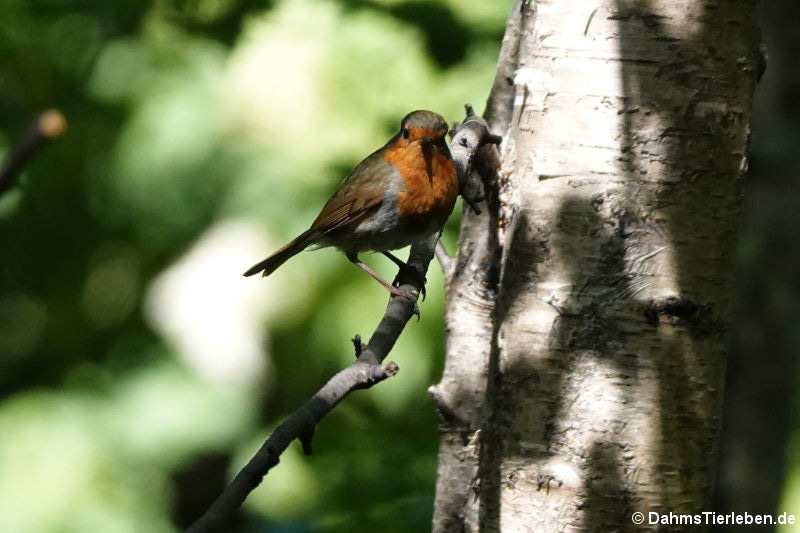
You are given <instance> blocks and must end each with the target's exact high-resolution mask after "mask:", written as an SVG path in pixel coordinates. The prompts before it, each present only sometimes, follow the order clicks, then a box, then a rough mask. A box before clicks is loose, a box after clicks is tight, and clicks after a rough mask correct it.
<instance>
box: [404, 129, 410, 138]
mask: <svg viewBox="0 0 800 533" xmlns="http://www.w3.org/2000/svg"><path fill="white" fill-rule="evenodd" d="M409 135H410V133H409V132H408V128H403V139H408V136H409Z"/></svg>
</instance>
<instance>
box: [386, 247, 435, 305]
mask: <svg viewBox="0 0 800 533" xmlns="http://www.w3.org/2000/svg"><path fill="white" fill-rule="evenodd" d="M381 253H382V254H383V255H385V256H386V257H388V258H389V260H390V261H391V262H392V263H394V264H395V265H397V266H398V268H399V269H400V271H399V272H398V273H397V276H395V278H394V281H393V282H392V286H394V287H398V286H400V285H402V284H403V281H404V279H408V278H409V277H411V278H413V280H414V281H417V282H419V285H420V287H421V289H420V294H421V295H422V299H423V300H425V283H426V282H427V281H428V280H427V279H425V276H423V275H421V274H420V273H419V271H418V270H417V269H416V268H414V267H412V266H411V265H409V264H408V263H406V262H405V261H403V260H402V259H400V258H399V257H397V256H396V255H394V254H393V253H391V252H381Z"/></svg>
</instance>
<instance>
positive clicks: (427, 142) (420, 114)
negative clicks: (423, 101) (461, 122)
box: [244, 110, 459, 297]
mask: <svg viewBox="0 0 800 533" xmlns="http://www.w3.org/2000/svg"><path fill="white" fill-rule="evenodd" d="M448 129H449V128H448V126H447V122H446V121H445V119H444V118H443V117H442V116H441V115H439V114H438V113H434V112H433V111H426V110H417V111H412V112H411V113H409V114H407V115H406V116H405V117H404V118H403V120H402V121H401V122H400V130H399V131H398V132H397V133H396V134H395V135H394V136H393V137H392V138H391V139H389V141H388V142H387V143H386V144H385V145H384V146H383V147H382V148H380V149H378V150H376V151H375V152H373V153H372V154H371V155H369V156H367V157H366V158H365V159H364V160H363V161H361V162H360V163H359V164H358V165H357V166H356V167H355V168H354V169H353V170H352V171H351V172H350V174H348V175H347V177H345V178H344V180H343V181H342V183H341V185H340V186H339V188H338V190H337V191H336V192H335V193H334V194H333V195H332V196H331V197H330V199H329V200H328V201H327V203H326V204H325V205H324V207H323V208H322V210H321V211H320V213H319V215H318V216H317V218H316V219H315V220H314V221H313V222H312V223H311V226H310V227H309V228H308V229H307V230H306V231H304V232H303V233H301V234H300V235H298V236H297V237H296V238H294V239H293V240H292V241H290V242H289V243H288V244H286V245H285V246H284V247H282V248H280V249H279V250H277V251H276V252H274V253H273V254H272V255H270V256H269V257H267V258H266V259H264V260H263V261H261V262H259V263H257V264H255V265H253V266H252V267H250V268H249V269H248V270H247V271H246V272H245V273H244V275H245V276H252V275H254V274H258V273H259V272H261V273H262V275H263V276H268V275H270V274H272V273H273V272H274V271H275V270H276V269H277V268H278V267H280V266H281V265H283V264H284V263H285V262H286V261H287V260H289V259H290V258H291V257H293V256H294V255H296V254H298V253H300V252H301V251H303V250H305V249H306V248H308V247H309V246H312V245H316V246H317V247H321V248H324V247H329V246H333V247H336V248H338V249H339V250H341V251H342V252H343V253H344V254H345V256H346V257H347V259H348V260H349V261H350V262H352V263H353V264H354V265H356V266H357V267H358V268H360V269H361V270H363V271H364V272H366V273H367V274H368V275H369V276H371V277H372V278H374V279H375V280H376V281H378V283H380V284H381V285H383V287H385V288H386V289H387V290H388V291H389V293H390V295H391V296H392V297H395V296H406V297H409V294H408V293H406V292H404V291H402V290H400V289H399V288H398V287H396V286H395V285H394V284H392V283H389V282H388V281H386V280H384V279H383V278H382V277H380V276H379V275H378V274H377V273H376V272H375V271H374V270H372V269H371V268H370V267H369V266H367V265H366V264H364V263H362V262H361V261H360V260H359V258H358V254H359V252H363V251H376V252H381V253H383V254H384V255H385V256H386V257H387V258H389V259H390V260H391V261H392V262H393V263H395V264H396V265H397V266H398V267H399V269H400V271H399V272H398V278H395V279H396V281H397V280H398V279H399V278H400V275H401V274H406V275H411V276H417V277H419V276H420V274H419V273H418V272H417V271H416V270H415V269H414V268H413V267H410V266H409V265H407V264H406V263H405V262H403V261H402V260H401V259H399V258H397V257H396V256H395V255H394V254H392V253H391V252H390V250H396V249H398V248H403V247H405V246H408V245H409V244H413V243H414V242H417V241H418V240H420V239H423V238H425V237H428V236H430V235H432V234H433V233H435V232H439V231H441V229H442V227H443V226H444V224H445V222H446V221H447V218H448V217H449V216H450V213H451V212H452V211H453V206H454V205H455V201H456V197H457V195H458V190H459V189H458V176H457V174H456V168H455V165H454V164H453V158H452V156H451V154H450V150H449V148H448V146H447V143H446V141H445V135H446V134H447V132H448ZM398 283H399V282H398ZM422 287H423V291H424V278H423V279H422ZM423 294H424V292H423Z"/></svg>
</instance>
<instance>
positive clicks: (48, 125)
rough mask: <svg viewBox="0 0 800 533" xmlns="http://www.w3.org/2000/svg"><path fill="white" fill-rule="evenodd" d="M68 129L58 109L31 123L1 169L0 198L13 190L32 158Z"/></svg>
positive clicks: (46, 112) (45, 113) (43, 114)
mask: <svg viewBox="0 0 800 533" xmlns="http://www.w3.org/2000/svg"><path fill="white" fill-rule="evenodd" d="M66 129H67V121H66V119H65V118H64V115H62V114H61V112H60V111H58V110H56V109H48V110H47V111H45V112H43V113H42V114H41V115H39V116H38V117H36V119H35V120H34V121H33V122H31V124H30V126H28V129H27V130H26V131H25V133H24V134H23V135H22V138H21V139H20V140H19V142H17V144H15V145H14V146H13V147H12V148H11V150H9V151H8V154H7V155H6V158H5V161H3V167H2V169H0V196H2V195H4V194H5V193H7V192H8V191H9V190H11V188H12V187H13V186H14V184H15V183H16V182H17V176H18V175H19V173H20V172H21V171H22V169H23V167H24V166H25V164H26V163H27V162H28V160H29V159H30V158H31V156H33V154H35V153H36V151H37V150H39V149H40V148H41V147H43V146H44V145H45V144H47V142H48V141H51V140H53V139H55V138H56V137H58V136H60V135H61V134H62V133H64V131H65V130H66Z"/></svg>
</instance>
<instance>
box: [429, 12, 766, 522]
mask: <svg viewBox="0 0 800 533" xmlns="http://www.w3.org/2000/svg"><path fill="white" fill-rule="evenodd" d="M754 4H755V3H754V2H749V1H744V0H743V1H732V0H649V1H647V0H641V1H626V0H617V1H613V0H600V1H597V0H594V1H590V0H572V1H560V0H549V1H545V0H540V1H536V0H530V1H523V0H519V1H518V2H517V3H516V5H515V6H514V8H513V12H512V14H511V17H510V19H509V25H508V28H507V31H506V36H505V38H504V42H503V50H502V52H501V57H500V61H499V65H498V75H497V79H496V81H495V86H494V87H493V90H492V94H491V96H490V99H489V103H488V105H487V113H486V117H487V119H488V121H489V123H490V125H491V126H492V127H493V128H494V131H495V133H499V134H501V135H503V137H504V141H503V144H502V150H501V162H502V168H501V170H500V173H499V178H498V180H496V181H491V180H490V181H489V182H487V183H486V187H487V202H488V204H489V205H488V210H487V211H488V212H486V211H484V212H483V213H482V214H481V215H475V214H472V213H465V216H464V222H463V226H462V233H461V238H460V243H459V250H458V257H457V260H456V263H455V267H454V269H453V270H454V272H453V276H452V278H451V280H450V282H449V284H448V288H447V328H448V344H447V363H446V366H445V371H444V375H443V378H442V381H441V383H439V384H438V385H437V386H436V387H434V388H433V390H432V393H433V396H434V398H435V400H436V401H437V405H438V407H439V413H440V421H441V444H440V452H439V472H438V481H437V495H436V505H435V511H434V524H433V525H434V531H437V532H445V531H446V532H450V531H499V530H502V531H542V532H551V531H552V532H556V531H558V532H561V531H600V532H606V531H638V530H649V529H652V526H648V525H647V524H645V525H644V526H636V525H634V524H633V522H632V521H631V515H632V513H633V512H635V511H641V512H643V513H645V515H646V514H647V513H648V512H650V511H657V512H662V513H667V512H670V511H671V512H673V513H695V512H701V511H707V510H710V504H709V501H710V496H711V489H712V485H713V481H714V478H715V474H716V469H715V466H716V457H717V449H716V448H717V443H718V437H719V429H720V427H719V426H720V412H721V409H720V408H721V401H722V392H723V391H722V384H723V381H724V380H723V374H724V368H725V355H726V354H725V334H726V329H727V328H728V327H729V323H730V322H729V313H728V307H729V294H730V288H731V283H732V278H731V273H732V270H733V269H732V259H733V252H734V250H735V244H736V233H737V229H738V223H739V213H740V203H741V202H740V200H741V192H740V189H741V187H740V185H741V178H742V174H743V172H744V170H745V168H746V150H747V142H748V134H749V113H750V105H751V100H752V93H753V89H754V86H755V83H756V78H757V76H758V74H759V71H760V69H761V55H760V52H759V48H758V35H757V32H756V28H755V20H754V19H755V5H754ZM685 527H686V526H664V525H662V526H661V530H665V531H672V530H675V531H681V530H684V529H685ZM698 529H702V528H698ZM692 530H693V531H694V530H695V529H694V528H693V529H692Z"/></svg>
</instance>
